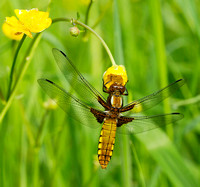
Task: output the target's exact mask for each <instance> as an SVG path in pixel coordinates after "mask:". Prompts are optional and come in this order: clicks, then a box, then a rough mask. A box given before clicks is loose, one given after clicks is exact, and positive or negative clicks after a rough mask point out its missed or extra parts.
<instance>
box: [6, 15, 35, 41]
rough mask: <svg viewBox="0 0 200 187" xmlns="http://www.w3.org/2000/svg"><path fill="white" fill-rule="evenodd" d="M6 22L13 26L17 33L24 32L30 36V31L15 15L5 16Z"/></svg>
mask: <svg viewBox="0 0 200 187" xmlns="http://www.w3.org/2000/svg"><path fill="white" fill-rule="evenodd" d="M6 23H7V24H8V25H10V26H11V27H13V29H14V30H15V31H16V32H17V33H21V32H22V33H25V34H26V35H27V36H28V37H30V38H32V34H31V32H30V31H29V30H28V29H27V28H26V27H25V26H24V25H23V24H22V23H21V22H20V21H19V20H18V19H17V18H16V17H15V16H12V17H6Z"/></svg>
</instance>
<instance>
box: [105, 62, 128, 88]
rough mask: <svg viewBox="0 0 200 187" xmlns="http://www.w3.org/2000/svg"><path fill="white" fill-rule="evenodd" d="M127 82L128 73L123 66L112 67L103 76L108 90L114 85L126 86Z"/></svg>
mask: <svg viewBox="0 0 200 187" xmlns="http://www.w3.org/2000/svg"><path fill="white" fill-rule="evenodd" d="M127 81H128V78H127V73H126V69H125V67H124V66H123V65H114V66H111V67H110V68H108V69H107V70H106V71H105V73H104V74H103V82H104V85H105V86H106V88H107V89H109V88H110V86H111V85H112V84H114V83H117V84H120V85H122V86H125V85H126V83H127Z"/></svg>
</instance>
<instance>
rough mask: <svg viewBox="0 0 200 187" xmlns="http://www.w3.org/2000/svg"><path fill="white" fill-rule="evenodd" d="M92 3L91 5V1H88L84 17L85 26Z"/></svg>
mask: <svg viewBox="0 0 200 187" xmlns="http://www.w3.org/2000/svg"><path fill="white" fill-rule="evenodd" d="M92 3H93V0H90V3H89V5H88V8H87V11H86V16H85V24H86V25H87V24H88V17H89V13H90V9H91V7H92Z"/></svg>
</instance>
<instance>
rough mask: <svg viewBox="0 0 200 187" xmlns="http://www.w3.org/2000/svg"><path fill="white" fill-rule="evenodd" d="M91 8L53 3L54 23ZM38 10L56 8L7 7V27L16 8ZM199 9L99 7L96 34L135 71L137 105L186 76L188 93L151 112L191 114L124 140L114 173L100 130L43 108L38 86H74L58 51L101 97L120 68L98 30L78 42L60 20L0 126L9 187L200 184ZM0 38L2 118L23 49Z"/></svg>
mask: <svg viewBox="0 0 200 187" xmlns="http://www.w3.org/2000/svg"><path fill="white" fill-rule="evenodd" d="M83 2H84V1H76V2H73V3H72V1H69V0H68V1H52V2H51V4H50V17H51V18H58V17H68V18H71V17H74V18H76V12H79V13H80V16H81V17H80V21H82V22H84V21H85V16H86V12H87V5H86V4H84V3H83ZM34 7H38V8H39V9H40V10H44V11H45V10H46V8H47V7H48V1H42V3H41V1H38V0H35V1H31V3H30V2H26V1H20V0H18V1H14V0H8V1H2V2H1V3H0V10H1V11H0V17H1V18H2V19H0V24H1V25H2V24H3V21H4V18H5V17H6V16H12V15H14V11H13V10H14V9H16V8H19V9H31V8H34ZM105 7H106V8H105ZM199 7H200V3H199V2H198V1H195V0H191V1H186V0H184V1H180V0H175V1H162V2H161V1H158V0H149V1H131V0H127V1H122V0H114V1H113V2H112V1H108V0H107V1H106V0H103V1H95V2H94V3H93V4H92V6H91V9H90V13H89V18H88V25H89V26H93V25H95V24H96V23H97V22H98V25H97V26H96V27H95V29H94V30H95V31H96V32H97V33H98V34H99V35H100V36H101V37H102V38H103V39H104V40H105V42H106V43H107V45H108V46H109V48H110V49H111V52H112V53H113V56H114V58H115V61H116V63H117V64H124V65H125V67H126V70H127V73H128V78H129V82H128V83H127V89H128V91H129V97H128V101H132V100H135V99H138V98H141V97H143V96H145V95H147V94H150V93H152V92H154V91H156V90H158V89H159V88H161V87H163V86H166V85H167V84H168V83H171V82H173V81H175V80H177V79H179V78H184V79H186V84H185V85H184V86H183V87H182V88H181V89H180V91H177V93H175V94H174V95H173V96H172V97H170V99H168V100H166V101H165V102H163V103H162V104H159V105H158V106H156V107H154V108H152V109H151V110H149V111H146V112H145V114H147V115H152V114H159V113H164V112H181V113H183V114H184V118H183V119H182V120H181V121H179V122H177V123H176V124H174V125H170V126H169V127H167V128H166V129H156V130H153V131H149V132H145V133H141V134H137V135H127V136H126V135H117V138H116V143H115V149H114V152H113V156H112V159H111V161H110V163H109V165H108V168H107V169H106V170H102V169H101V168H100V166H99V164H98V161H97V145H98V138H99V135H100V129H97V130H94V129H90V128H89V127H85V126H82V125H80V124H77V122H76V121H74V120H73V119H71V118H70V117H69V116H66V115H65V113H64V112H63V111H62V110H61V109H60V108H58V107H57V108H56V109H54V110H47V109H46V108H45V107H44V106H43V103H44V102H45V101H47V100H48V99H49V98H48V96H47V95H46V94H45V93H44V92H43V90H42V89H41V88H40V87H39V85H38V83H37V79H39V78H48V79H50V80H52V81H54V82H56V83H58V84H59V85H62V86H63V87H65V88H68V89H70V88H69V85H68V83H67V82H66V81H65V79H64V77H63V75H62V74H61V72H60V71H59V70H58V67H57V66H56V63H55V60H54V58H53V55H52V48H55V47H56V48H59V49H61V50H63V51H64V52H65V53H66V54H67V55H68V56H69V58H70V59H71V60H72V61H73V62H74V64H75V65H76V66H77V68H78V69H79V71H80V72H81V73H83V75H84V76H85V77H86V78H87V80H88V81H89V82H91V83H92V85H93V86H94V87H95V88H97V89H98V90H99V91H101V90H102V75H103V73H104V71H105V70H106V69H107V68H108V67H109V66H111V62H110V60H109V57H108V55H107V53H106V52H105V50H104V48H103V47H102V45H101V43H100V41H99V40H98V39H97V38H96V37H94V36H93V35H92V34H90V32H87V34H86V35H84V34H83V33H81V34H80V35H79V36H78V37H77V38H74V37H72V36H71V35H70V34H69V28H70V24H69V23H67V22H60V23H55V24H53V25H52V26H51V27H50V28H49V29H47V30H46V31H44V32H43V34H42V35H41V39H40V38H39V39H40V40H38V42H39V43H38V44H37V45H35V47H36V48H35V51H34V50H33V51H32V53H31V55H32V59H30V61H29V62H30V64H25V65H27V69H25V72H24V76H22V79H21V81H20V83H19V85H18V89H17V90H16V93H15V95H14V96H13V100H12V101H11V103H10V107H9V108H8V111H7V113H6V115H5V117H4V118H3V121H2V122H1V124H0V186H5V187H7V186H8V187H9V186H37V187H38V186H59V187H60V186H72V185H73V186H124V187H127V186H152V187H155V186H162V187H163V186H164V187H165V186H187V187H188V186H198V185H200V182H199V181H200V151H199V150H200V143H199V142H200V139H199V133H200V112H199V99H197V98H198V96H199V90H200V82H199V80H200V60H199V59H200V24H199V20H200V8H199ZM34 36H35V35H34ZM0 38H1V44H0V54H1V62H0V112H1V111H2V110H3V108H4V106H5V100H4V99H5V98H6V94H7V90H8V85H9V76H10V75H9V72H10V68H11V66H12V64H11V63H12V61H13V58H14V53H15V50H16V48H17V43H16V42H12V41H10V40H9V39H8V38H6V37H5V36H4V35H3V33H2V32H0ZM31 41H32V39H29V38H26V40H25V43H24V44H23V46H22V48H21V49H20V53H19V56H18V58H17V61H16V71H15V74H14V81H15V80H16V75H18V73H19V72H21V71H22V69H20V67H21V66H20V63H21V62H22V60H23V58H24V55H25V54H26V51H27V48H28V46H29V44H30V43H31ZM22 73H23V72H22ZM22 75H23V74H22ZM190 98H194V99H193V100H188V99H190ZM187 101H189V102H187ZM180 103H181V105H180Z"/></svg>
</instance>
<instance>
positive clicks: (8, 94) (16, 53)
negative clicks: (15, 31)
mask: <svg viewBox="0 0 200 187" xmlns="http://www.w3.org/2000/svg"><path fill="white" fill-rule="evenodd" d="M25 38H26V35H25V34H24V36H23V37H22V39H21V40H20V42H19V45H18V47H17V50H16V52H15V56H14V59H13V63H12V67H11V71H10V81H9V85H8V93H7V100H8V99H9V97H10V91H11V87H12V80H13V73H14V69H15V64H16V60H17V57H18V54H19V50H20V49H21V46H22V44H23V43H24V40H25Z"/></svg>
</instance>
